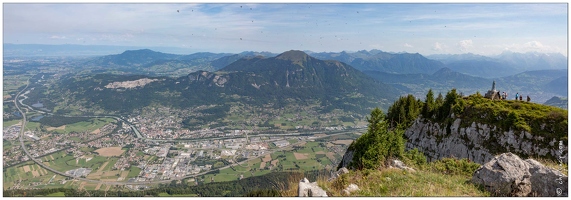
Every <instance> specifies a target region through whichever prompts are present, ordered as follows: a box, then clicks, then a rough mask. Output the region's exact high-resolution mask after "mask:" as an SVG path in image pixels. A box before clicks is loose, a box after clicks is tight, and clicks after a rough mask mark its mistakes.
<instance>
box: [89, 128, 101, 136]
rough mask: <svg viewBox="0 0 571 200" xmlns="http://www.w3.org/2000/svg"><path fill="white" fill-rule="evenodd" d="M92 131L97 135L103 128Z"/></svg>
mask: <svg viewBox="0 0 571 200" xmlns="http://www.w3.org/2000/svg"><path fill="white" fill-rule="evenodd" d="M91 133H93V134H95V135H97V134H99V133H101V130H100V129H95V130H94V131H91Z"/></svg>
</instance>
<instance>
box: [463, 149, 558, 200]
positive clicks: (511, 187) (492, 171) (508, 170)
mask: <svg viewBox="0 0 571 200" xmlns="http://www.w3.org/2000/svg"><path fill="white" fill-rule="evenodd" d="M559 180H560V181H559ZM471 181H472V182H473V183H475V184H479V185H483V186H484V188H485V189H486V190H487V191H489V192H490V193H492V195H493V196H519V197H522V196H544V197H547V196H552V197H554V196H567V190H568V185H567V176H565V175H563V174H562V173H561V172H559V171H557V170H553V169H550V168H547V167H545V166H543V165H542V164H541V163H539V162H537V161H535V160H533V159H527V160H525V161H524V160H522V159H521V158H520V157H519V156H517V155H515V154H512V153H503V154H501V155H498V156H496V157H494V158H493V159H492V160H490V161H489V162H487V163H485V164H484V165H482V166H481V167H480V168H479V169H478V170H476V171H475V172H474V174H473V176H472V180H471ZM560 183H561V184H560Z"/></svg>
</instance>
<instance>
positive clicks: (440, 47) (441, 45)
mask: <svg viewBox="0 0 571 200" xmlns="http://www.w3.org/2000/svg"><path fill="white" fill-rule="evenodd" d="M443 46H444V45H443V44H440V43H438V42H436V43H434V46H433V47H432V50H435V51H442V47H443Z"/></svg>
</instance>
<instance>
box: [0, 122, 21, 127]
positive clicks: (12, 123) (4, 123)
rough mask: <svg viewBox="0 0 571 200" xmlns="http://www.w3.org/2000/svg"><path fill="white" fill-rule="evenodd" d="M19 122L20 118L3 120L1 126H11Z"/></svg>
mask: <svg viewBox="0 0 571 200" xmlns="http://www.w3.org/2000/svg"><path fill="white" fill-rule="evenodd" d="M20 122H22V120H10V121H4V122H3V123H2V127H4V128H6V127H8V126H12V125H14V124H18V123H20Z"/></svg>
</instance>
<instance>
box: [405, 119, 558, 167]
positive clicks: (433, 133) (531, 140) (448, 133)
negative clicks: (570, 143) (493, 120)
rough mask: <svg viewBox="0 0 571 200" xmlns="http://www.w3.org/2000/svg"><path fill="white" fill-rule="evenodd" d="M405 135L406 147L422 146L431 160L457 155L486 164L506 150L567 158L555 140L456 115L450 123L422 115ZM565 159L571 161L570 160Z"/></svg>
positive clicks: (551, 157) (526, 154)
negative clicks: (472, 120)
mask: <svg viewBox="0 0 571 200" xmlns="http://www.w3.org/2000/svg"><path fill="white" fill-rule="evenodd" d="M405 137H406V138H407V143H406V148H407V149H413V148H418V150H420V151H422V152H424V154H425V155H426V157H427V159H428V161H434V160H437V159H440V158H444V157H456V158H468V159H470V160H472V161H474V162H477V163H480V164H483V163H485V162H488V161H490V160H491V159H492V158H493V157H494V156H495V155H497V154H500V153H505V152H512V153H515V154H517V155H520V156H522V157H529V156H531V157H543V158H550V159H554V160H556V159H557V158H559V157H560V156H561V157H564V158H566V157H567V152H566V149H567V147H566V146H564V144H560V141H556V140H555V139H552V140H551V141H547V139H545V138H544V137H541V136H533V134H531V133H529V132H526V131H514V130H512V129H510V130H509V131H503V130H501V129H500V128H498V127H496V126H494V125H488V124H483V123H476V122H472V123H469V122H464V123H463V122H462V119H460V118H455V119H454V121H453V122H452V123H450V124H441V123H436V122H432V121H430V120H427V119H424V118H420V117H419V118H417V119H416V120H415V121H414V123H413V124H412V125H411V126H410V127H409V128H408V129H407V130H406V131H405ZM560 148H562V149H563V150H565V151H564V152H563V154H564V155H561V153H560V151H559V150H560ZM562 161H563V162H567V159H563V160H562Z"/></svg>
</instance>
